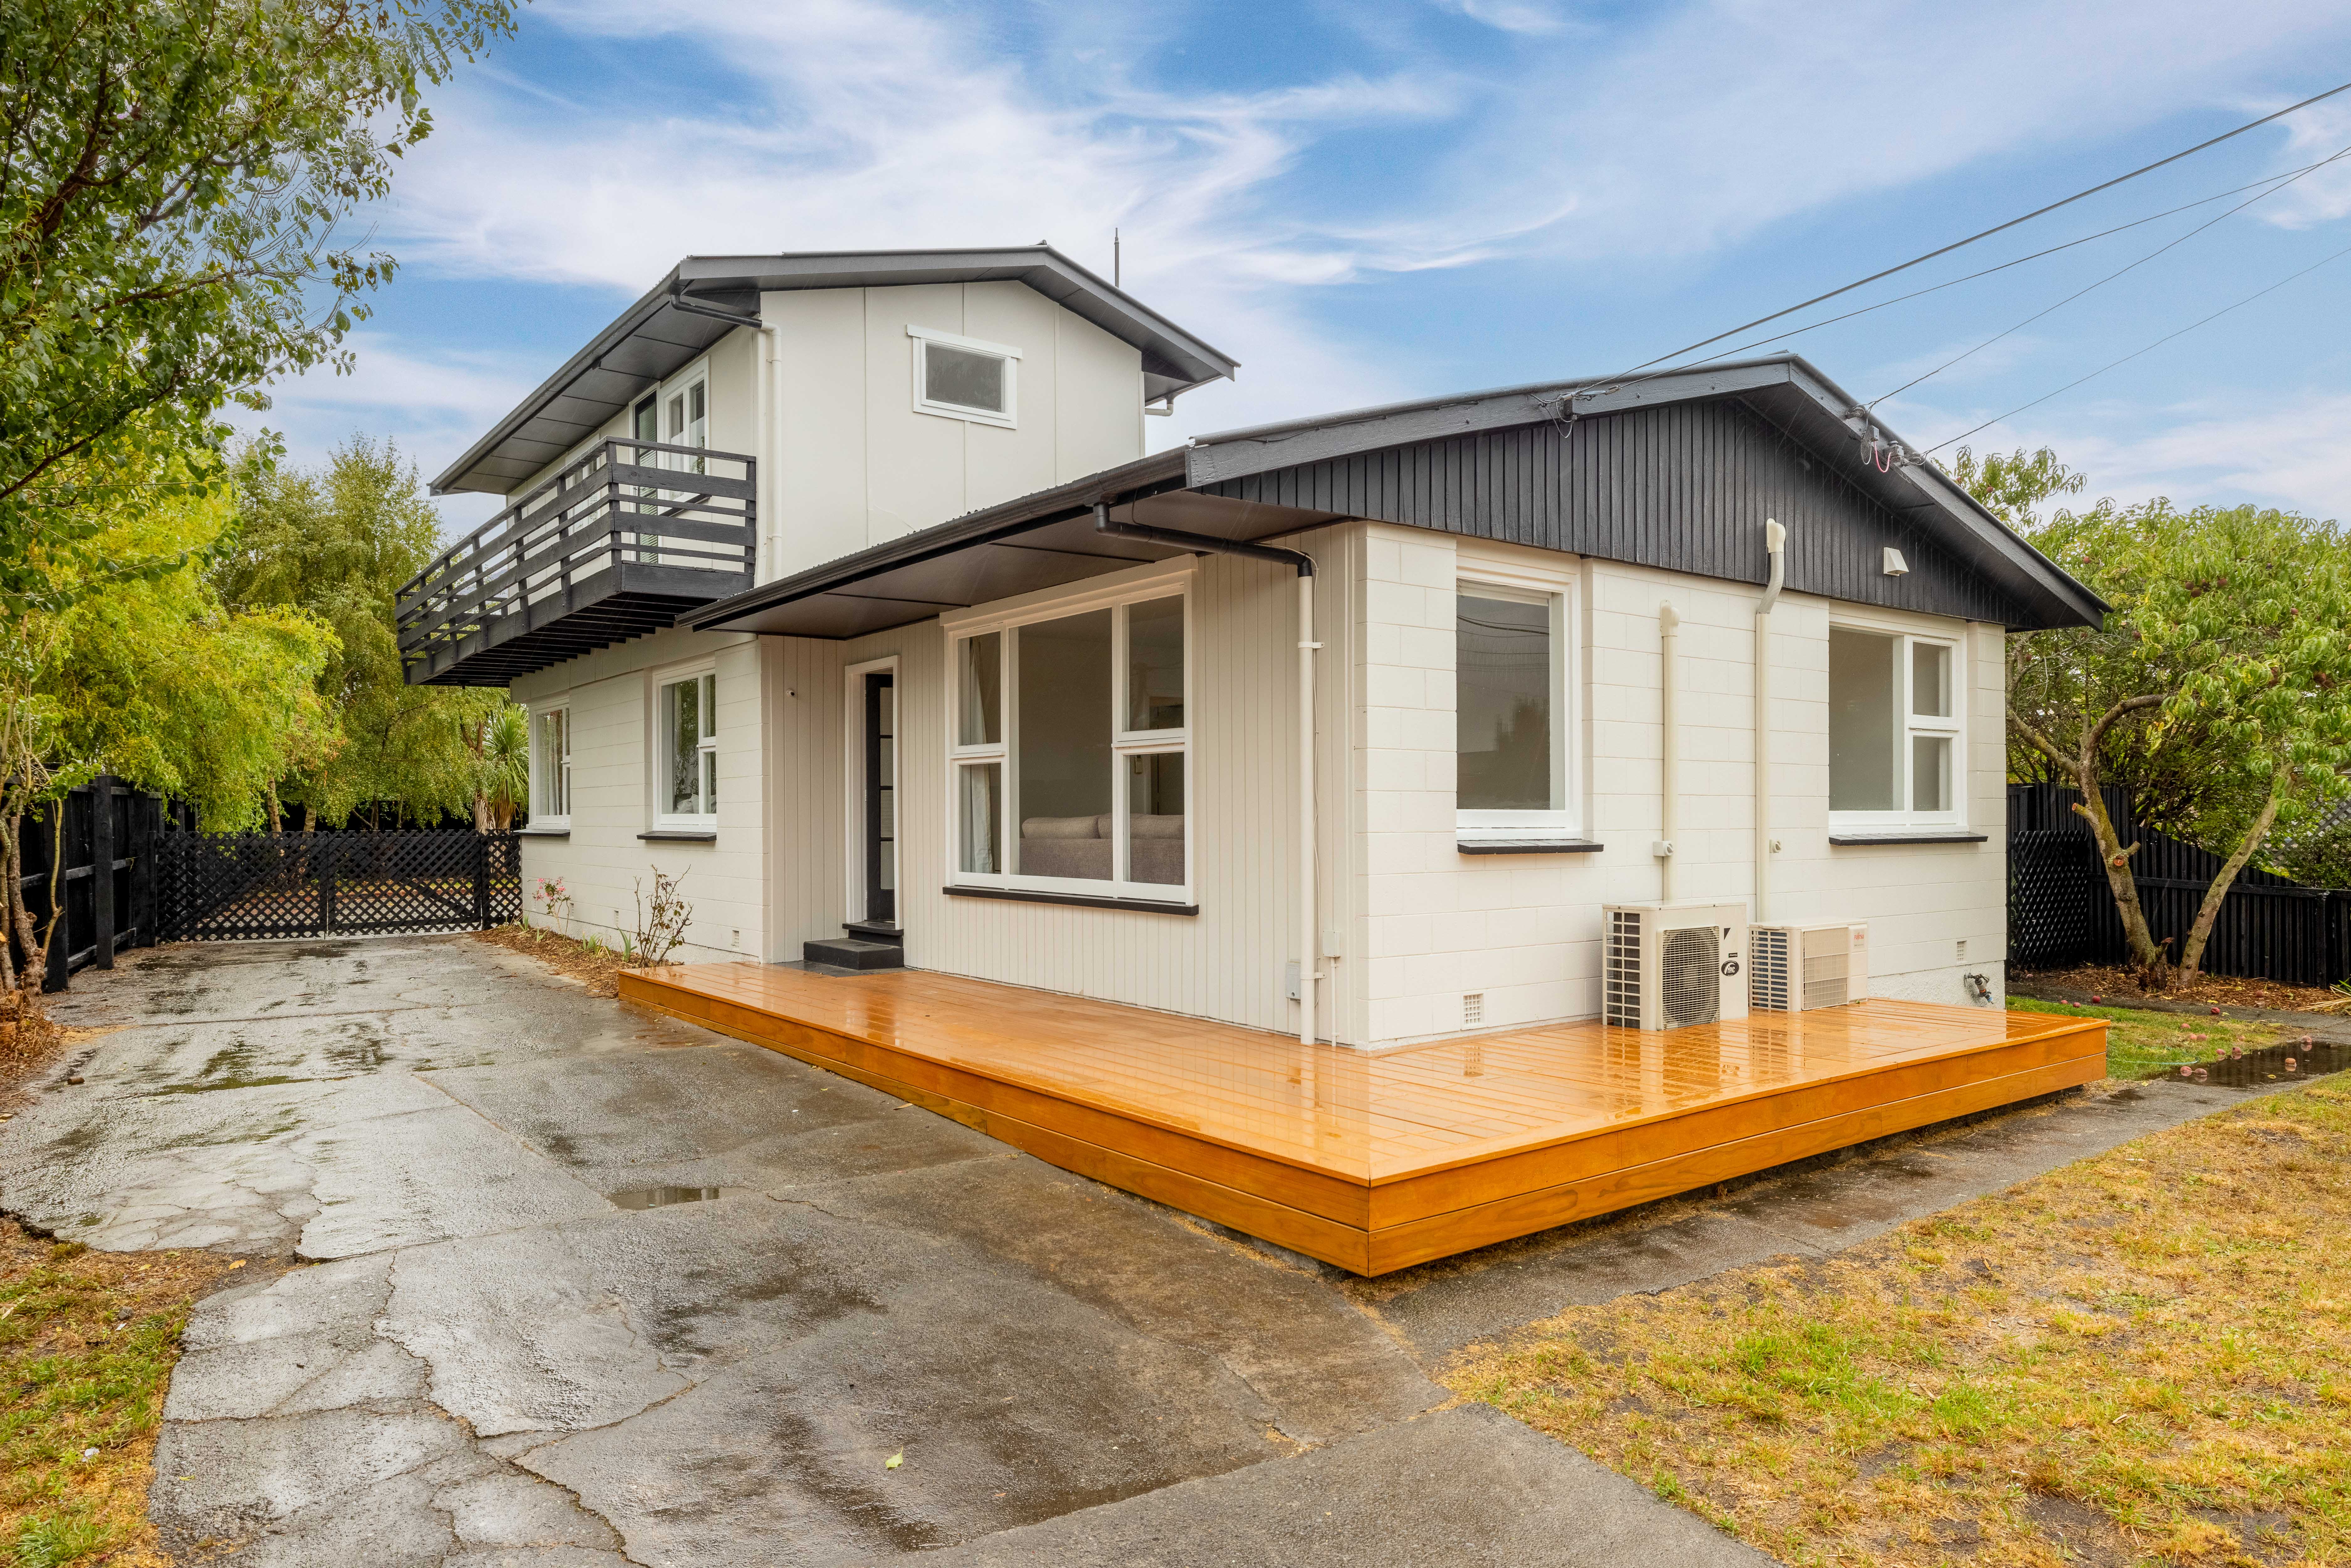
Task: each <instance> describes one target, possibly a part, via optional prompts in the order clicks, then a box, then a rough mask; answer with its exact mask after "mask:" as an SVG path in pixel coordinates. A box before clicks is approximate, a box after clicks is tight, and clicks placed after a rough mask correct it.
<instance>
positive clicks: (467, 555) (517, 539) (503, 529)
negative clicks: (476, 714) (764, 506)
mask: <svg viewBox="0 0 2351 1568" xmlns="http://www.w3.org/2000/svg"><path fill="white" fill-rule="evenodd" d="M754 479H755V475H754V472H753V463H752V459H750V458H749V457H747V456H744V455H741V454H739V453H732V452H712V451H708V450H705V449H703V448H699V447H690V446H667V445H663V444H659V443H657V442H651V441H632V440H622V439H614V440H608V441H603V442H600V443H599V444H597V445H595V446H594V447H592V448H590V450H589V451H588V453H587V454H586V455H583V456H582V457H581V458H580V460H579V461H578V462H576V463H574V464H572V465H570V466H569V467H568V468H566V469H565V470H564V471H563V472H562V473H561V474H559V475H557V476H555V477H554V478H551V479H549V480H548V481H547V482H546V483H544V484H542V485H540V486H538V488H537V489H535V490H533V491H531V492H530V493H529V494H528V495H527V496H525V497H523V498H522V499H521V500H519V501H517V503H515V504H514V505H513V506H511V507H507V509H506V510H505V511H503V512H500V513H499V514H498V515H497V516H496V517H492V518H491V519H490V520H489V521H488V522H486V523H484V524H483V525H482V526H481V527H480V528H475V530H474V531H473V532H472V533H470V534H468V535H466V536H465V538H463V539H460V540H459V541H458V542H457V543H456V544H455V545H453V546H451V547H450V548H449V549H446V550H444V551H443V552H442V554H441V555H440V556H439V557H438V558H437V559H434V562H433V564H432V565H430V566H428V567H426V568H425V569H424V570H423V571H421V572H419V573H417V574H416V576H415V577H414V578H413V579H412V580H410V581H409V583H408V584H407V585H406V586H405V587H403V588H402V590H401V591H400V595H399V599H398V601H397V606H396V612H395V613H396V618H397V622H398V629H399V634H400V657H401V663H402V667H403V668H404V669H405V670H406V672H407V676H408V684H409V685H443V686H503V685H506V684H507V682H509V681H511V680H512V679H514V677H515V676H517V675H522V674H529V673H530V672H531V671H533V670H543V669H546V668H548V667H549V665H552V664H561V663H562V662H563V661H564V660H566V659H571V658H577V657H578V656H579V655H580V654H581V653H588V652H590V650H592V649H596V648H602V647H606V646H608V645H610V644H611V643H622V642H626V641H627V640H628V639H630V638H632V637H642V636H643V635H644V634H645V633H646V632H658V631H660V630H661V629H662V628H663V627H664V626H669V625H672V624H674V622H676V619H677V617H678V616H679V615H680V614H682V613H684V612H686V611H688V610H692V609H694V608H695V606H697V605H702V604H707V603H709V602H710V601H713V600H716V599H723V598H725V597H726V595H728V594H730V593H738V592H740V591H743V590H744V589H747V588H748V587H750V586H751V571H752V567H753V564H754V548H755V547H754V540H755V539H756V538H757V535H758V517H756V516H755V512H754V504H753V495H754Z"/></svg>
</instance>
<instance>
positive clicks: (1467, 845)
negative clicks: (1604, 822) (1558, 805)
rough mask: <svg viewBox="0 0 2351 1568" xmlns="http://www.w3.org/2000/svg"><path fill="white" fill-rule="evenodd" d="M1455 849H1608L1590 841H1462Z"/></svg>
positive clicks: (1468, 852)
mask: <svg viewBox="0 0 2351 1568" xmlns="http://www.w3.org/2000/svg"><path fill="white" fill-rule="evenodd" d="M1453 847H1454V848H1455V849H1457V850H1459V851H1460V852H1462V853H1463V854H1465V855H1588V854H1591V853H1592V852H1594V851H1595V850H1600V849H1604V848H1606V846H1605V845H1604V844H1599V843H1595V842H1593V841H1592V840H1590V839H1461V840H1458V841H1456V842H1455V844H1454V846H1453Z"/></svg>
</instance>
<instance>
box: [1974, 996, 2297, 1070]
mask: <svg viewBox="0 0 2351 1568" xmlns="http://www.w3.org/2000/svg"><path fill="white" fill-rule="evenodd" d="M2008 1007H2009V1010H2010V1011H2011V1012H2020V1013H2053V1014H2056V1015H2057V1016H2059V1017H2063V1018H2100V1019H2107V1020H2108V1021H2109V1022H2110V1023H2111V1024H2112V1026H2113V1027H2112V1028H2110V1029H2108V1030H2106V1071H2107V1073H2108V1074H2109V1075H2111V1076H2113V1077H2116V1078H2145V1077H2147V1076H2148V1075H2149V1074H2152V1073H2158V1072H2162V1071H2168V1070H2169V1069H2173V1068H2177V1067H2178V1066H2179V1064H2180V1063H2181V1062H2183V1061H2214V1060H2216V1059H2218V1058H2220V1057H2222V1056H2225V1055H2227V1054H2228V1053H2229V1051H2230V1048H2231V1047H2232V1046H2238V1047H2242V1048H2243V1049H2244V1050H2247V1051H2257V1050H2259V1049H2260V1048H2262V1046H2265V1045H2273V1044H2275V1043H2276V1042H2277V1041H2279V1040H2283V1039H2286V1038H2289V1035H2291V1037H2292V1038H2294V1039H2299V1038H2301V1037H2300V1034H2299V1032H2298V1031H2289V1030H2283V1029H2281V1028H2280V1027H2279V1026H2277V1025H2276V1024H2269V1023H2259V1022H2255V1021H2253V1020H2251V1019H2231V1018H2217V1019H2216V1018H2199V1017H2197V1016H2196V1015H2195V1014H2194V1013H2158V1012H2149V1011H2147V1010H2146V1009H2143V1008H2117V1007H2089V1006H2081V1007H2076V1006H2074V1004H2073V1003H2071V1002H2044V1001H2041V1000H2039V999H2037V998H2032V997H2018V996H2011V997H2010V998H2008Z"/></svg>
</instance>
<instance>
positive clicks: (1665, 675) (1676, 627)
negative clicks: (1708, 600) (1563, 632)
mask: <svg viewBox="0 0 2351 1568" xmlns="http://www.w3.org/2000/svg"><path fill="white" fill-rule="evenodd" d="M1681 624H1682V618H1681V614H1680V612H1677V610H1675V609H1674V607H1673V606H1672V605H1671V604H1670V603H1660V604H1659V605H1658V606H1657V721H1658V724H1659V725H1660V727H1662V728H1663V730H1664V736H1663V737H1662V739H1661V741H1660V743H1659V753H1658V769H1657V795H1658V800H1657V841H1656V843H1655V844H1653V845H1651V846H1650V852H1651V853H1653V854H1655V855H1656V857H1657V902H1658V903H1660V904H1670V903H1672V902H1673V897H1674V818H1675V815H1676V813H1675V810H1674V802H1675V798H1676V796H1677V795H1678V794H1679V793H1680V789H1681V760H1682V758H1681V750H1682V748H1681V740H1680V736H1679V721H1678V716H1677V714H1676V712H1675V706H1676V704H1675V701H1674V697H1675V692H1674V687H1675V685H1676V684H1677V679H1678V676H1677V670H1676V665H1677V664H1678V663H1679V644H1680V642H1681Z"/></svg>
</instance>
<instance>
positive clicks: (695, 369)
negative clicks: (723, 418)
mask: <svg viewBox="0 0 2351 1568" xmlns="http://www.w3.org/2000/svg"><path fill="white" fill-rule="evenodd" d="M697 386H698V387H700V388H701V389H702V433H701V439H700V440H698V441H689V440H686V439H685V437H686V436H688V435H690V434H693V430H692V427H691V424H690V423H689V426H688V428H687V429H685V430H681V431H676V432H672V431H671V429H670V427H669V422H670V403H671V402H673V401H679V402H684V403H685V405H686V408H687V409H689V410H690V409H691V408H692V407H693V402H692V400H693V397H694V389H695V387H697ZM653 399H654V402H653V429H654V430H655V431H656V432H658V433H659V434H656V435H655V436H654V437H653V439H654V440H656V441H658V442H660V443H661V444H663V445H664V446H694V447H698V448H700V449H701V450H702V451H705V452H707V451H709V450H710V361H708V360H707V359H701V360H696V361H694V363H692V364H690V365H688V366H687V367H686V368H685V369H684V371H680V372H678V373H677V374H676V375H674V376H671V377H670V378H669V379H668V380H666V381H664V382H662V384H661V386H660V387H659V388H658V389H657V390H656V391H655V392H654V393H653ZM654 466H655V467H660V468H674V469H677V470H679V471H680V472H682V473H683V472H692V473H695V474H700V473H702V472H704V471H705V469H706V468H707V466H708V465H707V464H706V463H705V461H704V460H703V459H702V458H699V457H681V456H678V455H676V454H674V453H669V452H664V453H663V454H661V455H660V459H659V461H658V462H656V463H655V464H654Z"/></svg>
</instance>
